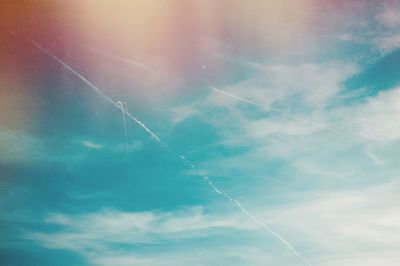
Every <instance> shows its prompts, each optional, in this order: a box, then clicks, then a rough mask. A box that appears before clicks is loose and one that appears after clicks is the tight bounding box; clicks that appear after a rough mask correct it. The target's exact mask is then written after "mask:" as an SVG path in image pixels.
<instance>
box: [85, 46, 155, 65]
mask: <svg viewBox="0 0 400 266" xmlns="http://www.w3.org/2000/svg"><path fill="white" fill-rule="evenodd" d="M79 46H80V47H83V48H85V49H88V50H90V51H92V52H94V53H97V54H100V55H103V56H105V57H109V58H112V59H115V60H118V61H121V62H125V63H128V64H131V65H135V66H137V67H141V68H144V69H146V68H148V67H147V66H146V65H144V64H142V63H139V62H136V61H133V60H131V59H126V58H123V57H119V56H115V55H112V54H109V53H106V52H103V51H101V50H99V49H96V48H93V47H90V46H87V45H79Z"/></svg>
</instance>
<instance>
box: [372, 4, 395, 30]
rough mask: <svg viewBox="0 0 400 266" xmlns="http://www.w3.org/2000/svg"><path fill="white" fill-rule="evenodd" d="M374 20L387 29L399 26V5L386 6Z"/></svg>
mask: <svg viewBox="0 0 400 266" xmlns="http://www.w3.org/2000/svg"><path fill="white" fill-rule="evenodd" d="M376 19H377V20H378V22H379V23H381V24H382V25H384V26H386V27H389V28H394V27H397V26H400V4H393V5H386V6H385V7H384V9H383V11H381V12H379V13H378V14H377V15H376Z"/></svg>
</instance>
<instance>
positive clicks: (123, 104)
mask: <svg viewBox="0 0 400 266" xmlns="http://www.w3.org/2000/svg"><path fill="white" fill-rule="evenodd" d="M117 104H118V105H120V108H121V112H122V118H123V122H124V134H125V152H126V161H127V162H128V164H129V146H128V145H129V143H128V128H127V126H126V117H125V113H124V109H125V110H126V112H129V111H128V106H127V104H126V103H125V102H121V101H118V102H117Z"/></svg>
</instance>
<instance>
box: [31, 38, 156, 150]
mask: <svg viewBox="0 0 400 266" xmlns="http://www.w3.org/2000/svg"><path fill="white" fill-rule="evenodd" d="M31 42H32V43H33V45H35V47H36V48H37V49H39V50H40V51H42V52H43V53H44V54H46V55H48V56H50V57H51V58H53V59H54V60H55V61H57V62H58V63H59V64H61V65H62V66H63V67H65V68H66V69H67V70H69V71H70V72H71V73H72V74H74V75H75V76H77V77H78V78H80V79H81V80H82V81H83V82H84V83H86V84H87V85H88V86H89V87H90V88H92V89H93V90H94V91H95V92H96V93H97V94H99V95H100V97H102V98H103V99H104V100H106V101H107V102H109V103H110V104H112V105H114V106H115V107H116V108H118V109H119V110H121V111H122V112H123V113H125V115H126V116H127V117H129V118H130V119H131V120H133V121H134V122H135V123H137V124H138V125H139V126H141V127H142V128H143V129H144V130H145V131H146V132H147V133H149V134H150V136H151V137H152V138H154V139H155V140H157V141H158V142H160V143H162V141H161V139H160V138H159V137H158V136H157V134H155V133H154V132H153V131H151V130H150V129H149V128H148V127H146V125H145V124H144V123H143V122H142V121H140V120H139V119H137V118H136V117H134V116H133V115H131V114H130V113H128V112H127V111H126V110H125V109H124V108H122V109H121V106H120V105H119V104H118V102H116V101H114V100H113V99H111V98H110V97H109V96H108V95H107V94H105V93H104V92H102V91H101V90H100V89H99V88H97V87H96V86H95V85H94V84H93V83H92V82H90V81H89V80H88V79H86V78H85V77H84V76H82V75H81V74H79V73H78V72H77V71H76V70H75V69H73V68H72V67H71V66H70V65H68V64H67V63H65V62H64V61H62V60H61V59H59V58H58V57H57V56H55V55H53V54H52V53H51V52H50V51H48V50H47V49H44V48H43V47H42V46H40V45H39V44H38V43H37V42H35V41H31Z"/></svg>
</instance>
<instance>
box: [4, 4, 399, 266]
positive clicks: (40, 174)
mask: <svg viewBox="0 0 400 266" xmlns="http://www.w3.org/2000/svg"><path fill="white" fill-rule="evenodd" d="M333 2H335V1H333ZM338 2H340V4H338V5H339V7H338V8H336V7H335V8H333V7H332V6H330V7H329V8H332V9H329V8H328V9H326V8H327V7H324V8H325V9H323V8H322V7H321V9H318V10H319V11H318V12H326V14H329V16H328V15H327V16H326V17H325V18H324V17H323V16H322V18H319V19H320V20H321V21H322V22H323V23H319V22H321V21H319V20H318V21H313V23H315V24H316V25H313V26H312V27H313V29H312V30H311V31H312V34H311V33H310V34H305V33H302V36H301V37H300V40H297V39H296V38H298V36H297V37H293V38H295V39H294V41H296V42H294V41H293V42H294V43H292V44H291V45H287V46H285V47H283V48H282V47H276V44H275V43H273V41H270V42H268V45H271V46H268V47H267V48H266V50H268V51H267V52H265V51H264V47H263V48H262V49H261V48H259V46H261V44H259V43H257V44H255V43H252V42H251V40H247V41H248V42H246V41H243V43H240V44H238V43H236V42H238V40H233V39H232V38H231V37H229V36H228V35H227V36H228V37H227V36H224V38H222V39H220V40H213V39H212V38H211V37H210V39H209V38H208V37H209V36H206V37H207V38H206V37H204V39H201V40H203V42H204V43H202V44H204V45H206V44H207V45H211V44H210V43H213V45H214V46H218V47H219V48H218V49H217V48H216V49H215V50H212V51H213V53H211V54H208V55H207V56H204V55H203V56H204V58H200V59H199V58H198V55H197V54H196V53H192V52H193V51H191V50H190V51H189V52H187V51H186V50H185V52H186V53H188V55H187V54H186V55H187V56H188V58H189V59H187V60H188V61H189V62H186V61H185V63H182V64H183V65H184V67H183V69H181V68H179V69H178V68H174V69H173V70H171V69H170V68H167V67H166V68H165V69H163V68H162V67H163V66H164V67H165V65H163V64H162V63H159V62H161V61H162V60H161V59H160V58H161V56H160V58H158V59H159V60H160V61H157V60H158V59H157V60H156V59H154V58H146V57H143V58H144V59H143V58H142V59H143V60H141V61H140V63H138V62H136V63H135V64H136V65H132V62H127V61H126V60H128V59H127V58H125V57H124V58H123V57H122V55H123V54H122V52H121V53H119V51H118V50H110V49H109V50H107V52H105V51H103V50H93V49H92V50H90V49H88V48H87V47H86V48H85V47H84V46H79V45H77V43H74V42H72V41H70V40H69V39H68V40H62V41H59V38H62V37H60V36H53V37H52V38H54V40H58V41H54V43H55V44H54V45H53V44H52V43H51V42H50V41H49V40H48V39H46V38H44V39H43V38H36V39H34V41H35V42H37V44H38V45H40V47H43V49H45V51H44V50H41V49H38V48H37V47H36V46H35V45H32V44H31V42H30V41H29V39H33V38H34V37H36V36H28V38H27V39H28V41H26V40H25V42H26V43H27V44H24V45H25V46H24V47H25V48H24V49H22V50H23V51H22V50H21V48H18V49H20V50H18V51H17V52H16V54H18V56H19V55H20V53H21V54H23V56H21V57H24V56H26V54H28V55H29V56H27V58H29V60H31V62H29V60H27V61H24V63H26V64H27V66H29V68H28V67H27V69H28V70H27V71H28V72H29V76H30V77H32V78H30V79H29V80H30V82H29V84H28V85H26V88H24V89H22V90H21V93H19V92H18V97H17V98H16V100H15V99H14V98H12V97H14V96H15V95H17V91H13V90H12V88H13V87H7V86H6V84H7V83H6V82H5V81H4V82H3V80H5V79H6V78H4V77H6V76H7V75H5V74H4V75H2V76H1V79H3V80H1V81H2V86H3V87H2V88H0V90H1V91H0V92H1V94H0V97H3V99H5V100H4V103H5V104H4V106H5V107H1V108H0V110H6V111H4V112H3V114H2V116H1V117H0V118H1V120H0V123H2V124H0V195H1V196H0V265H5V266H6V265H10V266H11V265H12V266H22V265H32V266H36V265H37V266H39V265H40V266H47V265H60V266H63V265H65V266H67V265H93V266H103V265H114V266H128V265H129V266H130V265H141V266H142V265H143V266H164V265H175V266H183V265H194V266H196V265H198V266H200V265H207V266H220V265H232V266H235V265H238V266H239V265H244V266H258V265H259V266H261V265H284V266H292V265H293V266H294V265H307V263H309V265H321V266H339V265H341V266H342V265H349V266H350V265H351V266H358V265H363V266H370V265H371V266H372V265H398V262H399V261H400V255H399V252H398V247H399V245H400V240H399V239H400V208H399V204H398V203H399V200H400V196H399V193H398V191H399V188H400V181H399V174H400V156H399V155H400V154H399V150H400V115H399V114H400V75H399V69H400V2H398V1H382V3H381V2H379V3H378V1H377V2H374V3H371V2H369V1H348V3H347V4H345V3H343V2H341V1H338ZM335 3H336V2H335ZM254 5H256V4H254ZM288 5H290V4H288ZM315 5H317V4H315ZM249 6H251V4H249ZM321 6H322V5H321ZM321 10H323V11H321ZM218 11H219V12H223V10H218ZM243 12H245V11H243ZM288 21H289V19H288ZM332 21H335V22H332ZM336 21H340V23H339V22H338V23H336ZM256 22H257V21H254V23H256ZM243 23H244V22H243ZM310 23H311V22H310ZM251 25H252V27H256V26H257V25H255V24H254V25H253V24H251ZM286 26H287V25H286V24H284V25H283V26H279V27H278V28H279V29H280V27H282V31H283V33H282V34H284V33H285V31H284V30H285V27H286ZM260 27H261V26H260ZM25 34H26V33H22V35H25ZM274 34H275V33H274ZM276 34H277V33H276ZM277 35H279V34H277ZM46 36H47V35H46ZM31 37H32V38H31ZM275 37H276V36H275V35H274V36H266V37H265V38H267V39H268V38H275ZM57 38H58V39H57ZM104 38H105V39H106V37H104ZM257 40H258V39H257ZM182 41H185V39H182ZM214 42H215V43H218V45H217V44H214ZM271 43H273V44H271ZM166 45H167V44H166ZM214 46H213V47H214ZM278 46H279V45H278ZM94 47H101V45H97V46H96V45H95V44H94ZM10 49H11V48H10ZM177 49H178V48H177ZM213 49H214V48H213ZM274 49H275V50H274ZM3 50H4V49H3ZM261 50H263V52H261ZM5 51H11V50H7V49H5ZM12 51H14V50H12ZM177 53H180V52H177ZM182 53H184V52H182ZM24 58H25V57H24ZM82 58H84V59H82ZM145 59H149V60H147V61H146V60H145ZM150 59H151V60H150ZM153 59H154V60H153ZM57 60H60V61H57ZM80 60H81V61H80ZM85 60H86V61H85ZM124 60H125V61H124ZM191 60H193V61H191ZM196 60H198V61H196ZM61 61H62V62H65V64H68V66H70V67H71V68H72V69H73V70H74V71H76V73H79V75H82V76H81V77H79V76H78V75H76V74H74V73H73V72H71V70H69V69H68V67H65V65H64V66H63V65H62V64H60V62H61ZM183 61H184V60H183ZM32 62H35V64H32ZM194 62H195V63H194ZM2 66H3V65H2ZM180 67H182V66H180ZM177 69H178V70H177ZM221 69H223V70H221ZM13 71H15V73H14V74H13V75H9V76H13V77H19V75H21V76H22V75H23V74H22V72H18V71H16V70H13ZM176 73H179V75H178V74H176ZM216 73H217V74H218V75H217V74H216ZM24 75H25V74H24ZM26 75H28V74H26ZM143 76H145V78H143V79H145V80H142V77H143ZM7 77H8V76H7ZM83 77H85V78H87V80H88V81H86V82H85V81H84V80H83ZM16 79H17V78H16ZM88 82H92V83H93V84H94V85H93V86H95V87H91V85H90V84H88ZM24 84H26V83H24ZM149 84H150V85H149ZM14 94H15V95H14ZM105 95H106V96H105ZM7 97H9V98H7ZM107 97H109V99H111V101H113V102H110V101H109V100H107V99H106V98H107ZM14 100H15V102H16V104H14ZM118 101H121V102H123V103H126V105H125V107H124V108H123V109H122V110H121V108H118V104H117V102H118ZM0 103H3V101H2V102H0ZM11 103H12V104H11ZM115 104H116V105H117V106H116V105H115ZM20 106H23V107H20ZM7 108H8V109H7ZM21 110H23V111H24V115H23V117H28V118H29V119H28V118H26V120H25V118H24V119H22V118H21V117H19V116H18V115H19V112H22V111H21ZM129 115H131V116H132V117H133V118H135V119H138V120H137V121H134V119H132V117H129ZM14 117H17V120H15V118H14ZM18 119H19V120H18ZM124 119H125V121H126V123H124ZM28 120H29V121H28ZM10 121H12V122H10ZM27 121H28V122H27ZM138 121H139V123H138ZM140 123H143V124H140ZM28 124H29V126H28ZM125 127H126V128H125ZM151 134H155V135H156V136H157V137H158V138H160V141H158V140H157V139H155V138H154V136H153V137H152V136H151ZM125 140H127V141H125ZM182 156H184V157H182ZM184 158H186V159H187V160H188V161H189V162H190V163H188V161H186V159H184ZM190 164H193V165H194V167H191V166H190ZM234 200H237V201H238V202H236V203H235V202H234ZM240 204H241V205H240ZM263 226H264V227H263Z"/></svg>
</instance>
